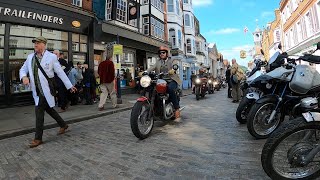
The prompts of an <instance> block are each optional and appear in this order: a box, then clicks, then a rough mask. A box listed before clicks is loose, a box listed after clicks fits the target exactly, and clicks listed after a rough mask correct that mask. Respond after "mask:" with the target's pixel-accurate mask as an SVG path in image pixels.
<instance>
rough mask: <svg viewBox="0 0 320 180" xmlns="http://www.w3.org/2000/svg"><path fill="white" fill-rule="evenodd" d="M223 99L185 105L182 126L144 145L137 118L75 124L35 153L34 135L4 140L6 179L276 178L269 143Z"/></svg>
mask: <svg viewBox="0 0 320 180" xmlns="http://www.w3.org/2000/svg"><path fill="white" fill-rule="evenodd" d="M230 101H231V100H230V99H227V98H226V91H225V90H223V91H220V92H216V93H215V94H213V95H208V96H206V98H205V99H202V100H200V101H196V100H195V96H187V97H185V98H182V105H186V109H185V110H184V111H183V114H182V118H181V120H179V121H177V122H172V123H169V124H164V123H160V122H159V123H157V124H156V127H155V128H154V131H153V134H152V135H151V137H149V138H148V139H146V140H143V141H139V140H138V139H137V138H136V137H135V136H134V135H133V134H132V132H131V129H130V123H129V116H130V111H126V112H124V113H119V114H116V115H112V116H106V117H103V118H98V119H93V120H89V121H85V122H81V123H78V124H72V125H71V126H70V127H71V130H70V131H69V132H68V133H67V134H65V135H62V136H57V135H56V133H57V131H58V129H50V130H46V131H45V133H44V141H45V143H44V144H43V145H41V146H39V147H38V148H35V149H29V148H28V147H27V145H28V143H29V142H30V140H31V139H32V138H33V134H28V135H24V136H19V137H15V138H10V139H5V140H2V141H0V179H76V180H82V179H83V180H87V179H111V180H112V179H135V180H140V179H148V180H149V179H177V180H178V179H181V180H186V179H254V180H259V179H268V177H267V176H266V175H265V173H264V172H263V169H262V167H261V163H260V153H261V149H262V146H263V144H264V141H257V140H253V138H252V137H251V136H250V134H249V133H248V132H247V129H246V126H245V125H244V126H243V125H239V124H238V123H237V122H236V119H235V114H234V112H235V109H236V107H237V104H233V103H231V102H230Z"/></svg>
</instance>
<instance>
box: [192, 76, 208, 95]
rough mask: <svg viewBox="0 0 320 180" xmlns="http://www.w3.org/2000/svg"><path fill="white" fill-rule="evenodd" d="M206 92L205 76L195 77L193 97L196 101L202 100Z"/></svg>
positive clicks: (206, 80)
mask: <svg viewBox="0 0 320 180" xmlns="http://www.w3.org/2000/svg"><path fill="white" fill-rule="evenodd" d="M207 91H208V78H207V77H205V76H199V75H198V76H197V78H196V79H195V95H196V99H197V100H199V99H200V97H202V98H204V97H205V95H206V94H207Z"/></svg>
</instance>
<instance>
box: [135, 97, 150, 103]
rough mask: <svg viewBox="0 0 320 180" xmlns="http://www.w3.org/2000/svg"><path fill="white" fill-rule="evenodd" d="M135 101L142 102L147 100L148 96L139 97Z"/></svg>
mask: <svg viewBox="0 0 320 180" xmlns="http://www.w3.org/2000/svg"><path fill="white" fill-rule="evenodd" d="M137 101H138V102H144V101H148V98H147V97H144V96H143V97H139V98H138V99H137Z"/></svg>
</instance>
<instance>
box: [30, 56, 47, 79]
mask: <svg viewBox="0 0 320 180" xmlns="http://www.w3.org/2000/svg"><path fill="white" fill-rule="evenodd" d="M34 59H35V60H36V63H37V65H38V68H39V69H40V71H41V72H42V74H43V75H44V77H45V78H46V79H47V81H49V79H50V78H49V77H48V75H47V73H46V72H45V71H44V69H43V68H42V66H41V65H40V63H39V59H38V57H37V55H36V53H34Z"/></svg>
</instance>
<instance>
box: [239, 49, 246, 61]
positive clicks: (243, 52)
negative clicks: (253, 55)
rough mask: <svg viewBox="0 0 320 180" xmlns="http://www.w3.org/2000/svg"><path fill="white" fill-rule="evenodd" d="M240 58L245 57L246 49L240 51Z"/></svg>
mask: <svg viewBox="0 0 320 180" xmlns="http://www.w3.org/2000/svg"><path fill="white" fill-rule="evenodd" d="M240 58H241V59H245V58H247V52H246V51H243V50H242V51H240Z"/></svg>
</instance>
